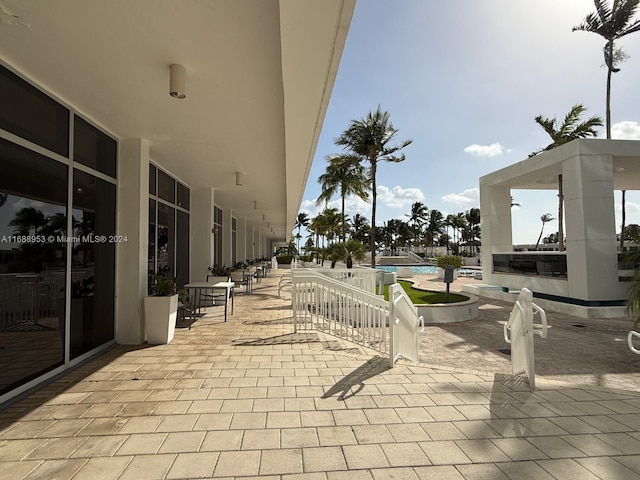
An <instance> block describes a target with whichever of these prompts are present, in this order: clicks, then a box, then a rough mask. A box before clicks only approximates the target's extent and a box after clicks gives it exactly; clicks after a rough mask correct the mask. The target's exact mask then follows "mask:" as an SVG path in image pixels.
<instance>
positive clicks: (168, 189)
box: [158, 170, 176, 203]
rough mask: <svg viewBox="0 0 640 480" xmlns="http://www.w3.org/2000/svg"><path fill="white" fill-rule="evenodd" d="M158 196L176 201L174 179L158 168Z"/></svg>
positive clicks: (169, 200) (168, 200) (171, 201)
mask: <svg viewBox="0 0 640 480" xmlns="http://www.w3.org/2000/svg"><path fill="white" fill-rule="evenodd" d="M158 197H160V198H161V199H163V200H166V201H167V202H170V203H176V181H175V180H174V179H173V178H171V177H170V176H169V175H167V174H166V173H164V172H163V171H162V170H158Z"/></svg>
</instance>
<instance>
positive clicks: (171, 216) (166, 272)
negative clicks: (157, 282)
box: [157, 203, 176, 278]
mask: <svg viewBox="0 0 640 480" xmlns="http://www.w3.org/2000/svg"><path fill="white" fill-rule="evenodd" d="M175 238H176V215H175V208H173V207H169V206H168V205H165V204H163V203H158V250H157V251H158V253H157V256H158V257H157V265H158V270H157V273H158V274H160V275H163V276H166V277H172V278H173V277H175V269H174V265H175V263H174V251H175V246H176V245H175Z"/></svg>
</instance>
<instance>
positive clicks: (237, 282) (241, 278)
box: [231, 270, 253, 295]
mask: <svg viewBox="0 0 640 480" xmlns="http://www.w3.org/2000/svg"><path fill="white" fill-rule="evenodd" d="M251 280H253V278H252V275H251V274H250V273H249V272H245V271H242V270H237V271H235V272H231V281H232V282H233V283H234V286H236V287H237V286H242V294H243V295H246V294H247V293H249V294H250V293H251Z"/></svg>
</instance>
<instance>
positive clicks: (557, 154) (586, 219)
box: [480, 139, 640, 315]
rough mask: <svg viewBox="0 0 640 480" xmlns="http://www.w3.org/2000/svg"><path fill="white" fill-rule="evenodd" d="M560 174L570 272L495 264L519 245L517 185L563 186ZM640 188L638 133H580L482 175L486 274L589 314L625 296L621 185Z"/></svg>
mask: <svg viewBox="0 0 640 480" xmlns="http://www.w3.org/2000/svg"><path fill="white" fill-rule="evenodd" d="M560 174H562V185H563V194H564V212H565V213H564V218H565V223H566V228H565V236H566V242H565V243H566V253H565V254H566V263H567V277H566V278H553V277H547V276H536V275H520V274H513V273H498V272H495V271H494V268H493V256H494V254H497V253H509V252H513V246H512V226H511V225H512V224H511V189H538V190H542V189H558V176H559V175H560ZM638 189H640V142H637V141H631V140H601V139H585V140H575V141H573V142H570V143H567V144H565V145H561V146H559V147H557V148H555V149H553V150H550V151H548V152H544V153H541V154H539V155H536V156H534V157H531V158H529V159H527V160H523V161H521V162H518V163H516V164H513V165H510V166H508V167H505V168H503V169H501V170H498V171H496V172H493V173H490V174H488V175H485V176H483V177H481V178H480V211H481V212H482V264H483V279H484V280H485V281H486V282H487V283H488V284H492V285H497V286H501V287H503V288H504V289H519V288H522V287H526V288H528V289H530V290H531V291H533V292H534V294H538V295H540V296H541V297H543V298H549V299H553V300H557V301H559V302H561V303H565V304H566V305H571V306H573V307H575V308H574V311H575V313H580V314H583V315H591V314H592V313H590V312H594V310H593V308H594V307H603V306H613V305H616V304H621V303H623V302H624V300H625V299H626V298H627V297H628V292H627V290H628V284H626V283H624V282H621V281H619V278H618V277H619V271H618V251H617V240H616V225H615V213H614V190H638ZM556 253H557V252H556ZM524 254H525V255H526V254H527V253H526V252H525V253H524ZM530 254H531V255H536V254H539V252H538V253H536V252H530ZM618 310H619V309H618ZM603 313H604V311H603V309H602V308H599V309H598V315H603ZM618 313H619V312H618ZM594 314H595V313H594Z"/></svg>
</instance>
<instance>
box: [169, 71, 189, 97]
mask: <svg viewBox="0 0 640 480" xmlns="http://www.w3.org/2000/svg"><path fill="white" fill-rule="evenodd" d="M169 95H171V96H172V97H173V98H180V99H182V98H186V97H187V70H186V69H185V68H184V67H183V66H182V65H178V64H177V63H174V64H173V65H171V66H170V67H169Z"/></svg>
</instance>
